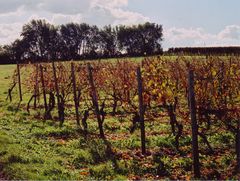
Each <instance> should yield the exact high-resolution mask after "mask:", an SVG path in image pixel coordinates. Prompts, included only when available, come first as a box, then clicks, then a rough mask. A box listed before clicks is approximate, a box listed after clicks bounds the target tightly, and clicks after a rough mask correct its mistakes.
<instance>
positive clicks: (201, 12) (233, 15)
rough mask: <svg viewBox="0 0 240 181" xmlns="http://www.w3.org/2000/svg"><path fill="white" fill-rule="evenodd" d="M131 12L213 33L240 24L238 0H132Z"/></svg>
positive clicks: (154, 19)
mask: <svg viewBox="0 0 240 181" xmlns="http://www.w3.org/2000/svg"><path fill="white" fill-rule="evenodd" d="M129 9H131V10H133V11H138V12H141V13H142V14H143V15H145V16H147V17H150V19H151V20H152V21H154V22H157V23H162V24H163V25H164V26H166V27H172V26H176V27H182V28H189V27H195V28H198V27H202V28H204V29H206V30H208V31H209V32H210V33H217V32H219V31H221V30H222V29H223V28H224V27H225V26H227V25H232V24H237V23H240V1H239V0H130V1H129Z"/></svg>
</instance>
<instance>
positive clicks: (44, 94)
mask: <svg viewBox="0 0 240 181" xmlns="http://www.w3.org/2000/svg"><path fill="white" fill-rule="evenodd" d="M40 74H41V82H42V91H43V100H44V107H45V113H46V112H47V110H48V106H47V97H46V89H45V82H44V76H43V67H42V65H41V64H40Z"/></svg>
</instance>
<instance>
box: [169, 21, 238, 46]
mask: <svg viewBox="0 0 240 181" xmlns="http://www.w3.org/2000/svg"><path fill="white" fill-rule="evenodd" d="M239 39H240V26H238V25H230V26H226V27H225V28H224V29H223V30H221V31H220V32H218V33H216V34H213V33H208V32H206V31H205V30H204V29H202V28H176V27H172V28H167V29H166V30H165V31H164V48H165V49H167V48H169V47H188V46H239V45H240V42H239Z"/></svg>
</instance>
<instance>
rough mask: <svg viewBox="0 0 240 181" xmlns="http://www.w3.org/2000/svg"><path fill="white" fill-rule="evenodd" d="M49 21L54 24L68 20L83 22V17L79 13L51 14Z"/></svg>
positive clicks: (64, 22)
mask: <svg viewBox="0 0 240 181" xmlns="http://www.w3.org/2000/svg"><path fill="white" fill-rule="evenodd" d="M50 22H51V23H53V24H55V25H60V24H66V23H69V22H74V23H79V22H83V17H82V15H81V14H76V15H65V14H53V16H52V19H51V21H50Z"/></svg>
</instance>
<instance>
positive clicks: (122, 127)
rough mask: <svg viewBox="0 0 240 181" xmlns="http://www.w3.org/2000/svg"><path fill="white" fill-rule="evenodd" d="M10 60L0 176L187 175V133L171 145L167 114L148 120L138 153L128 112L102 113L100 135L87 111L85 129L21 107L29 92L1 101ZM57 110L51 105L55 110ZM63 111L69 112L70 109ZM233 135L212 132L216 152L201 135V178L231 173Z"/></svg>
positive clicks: (0, 70)
mask: <svg viewBox="0 0 240 181" xmlns="http://www.w3.org/2000/svg"><path fill="white" fill-rule="evenodd" d="M15 67H16V66H15V65H1V66H0V85H1V86H0V145H1V147H0V178H1V177H2V178H5V179H33V180H43V179H44V180H46V179H50V180H57V179H61V180H63V179H66V180H69V179H73V180H80V179H108V180H112V179H115V180H125V179H140V178H141V179H163V178H164V179H167V178H168V179H191V178H193V173H192V159H191V138H190V137H189V136H184V137H182V138H181V139H180V148H181V151H177V150H176V148H175V146H174V137H173V136H172V135H171V134H170V132H171V131H170V126H169V124H168V119H167V118H166V119H165V118H162V119H163V120H162V121H161V123H159V122H157V121H155V122H147V123H146V133H147V149H148V154H147V155H146V156H143V155H141V149H140V146H141V142H140V131H139V130H137V131H135V133H133V134H130V132H129V128H130V126H131V122H130V119H131V115H129V116H120V115H118V116H115V117H112V116H110V115H107V117H106V121H105V122H104V130H105V133H106V140H102V139H99V137H98V136H97V135H96V134H95V133H97V132H98V129H97V122H96V120H95V117H94V115H91V116H90V120H88V122H89V132H90V134H89V135H88V136H87V137H85V136H84V134H83V133H82V132H81V131H80V130H79V129H78V128H77V127H76V126H75V120H73V119H74V118H72V119H71V118H69V119H68V120H66V121H65V124H64V126H63V127H62V128H59V124H58V122H57V121H56V120H51V121H44V120H43V119H42V118H41V117H40V115H42V112H43V109H42V108H39V109H37V110H34V111H31V114H29V113H28V112H27V111H26V103H27V100H28V99H29V97H27V95H24V101H23V102H22V103H21V105H20V107H18V94H17V91H16V89H15V91H14V93H13V97H14V101H13V102H12V103H10V102H9V101H6V100H5V99H6V97H7V90H8V87H9V85H10V83H11V75H12V73H13V71H14V69H15ZM55 111H56V110H55ZM68 114H72V112H69V113H68ZM233 139H234V138H233V135H231V134H230V133H225V132H222V133H221V134H219V133H213V134H212V135H211V136H210V137H209V140H210V143H211V144H212V146H213V148H214V149H215V150H218V151H217V152H215V154H209V153H206V152H205V150H206V146H205V145H204V144H202V142H201V140H200V148H201V150H203V151H202V153H201V154H200V160H201V163H202V173H204V174H203V179H216V178H218V179H227V178H228V179H234V178H235V179H236V178H238V177H237V175H236V174H235V173H233V172H232V170H234V169H233V164H232V163H233V160H234V159H235V156H234V154H233V153H234V151H233V150H234V149H233V146H234V145H233Z"/></svg>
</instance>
